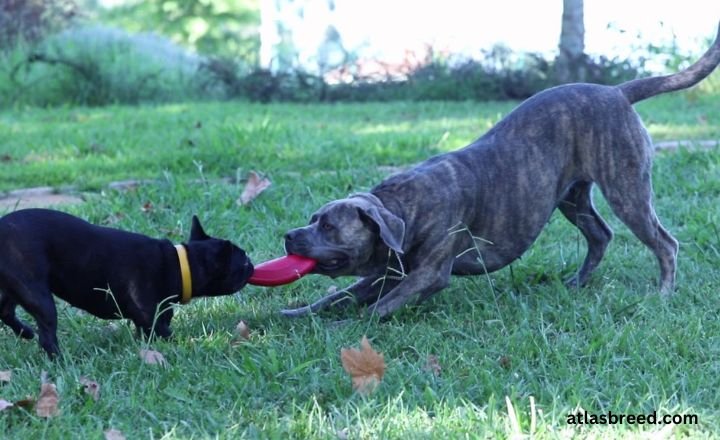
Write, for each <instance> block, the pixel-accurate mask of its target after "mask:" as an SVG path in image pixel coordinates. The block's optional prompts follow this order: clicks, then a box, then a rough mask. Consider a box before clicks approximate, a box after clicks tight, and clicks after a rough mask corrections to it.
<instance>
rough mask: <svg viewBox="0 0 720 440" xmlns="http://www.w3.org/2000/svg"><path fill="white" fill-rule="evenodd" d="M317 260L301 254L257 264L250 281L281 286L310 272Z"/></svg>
mask: <svg viewBox="0 0 720 440" xmlns="http://www.w3.org/2000/svg"><path fill="white" fill-rule="evenodd" d="M315 264H317V261H315V260H313V259H312V258H307V257H301V256H299V255H286V256H284V257H280V258H276V259H274V260H270V261H266V262H264V263H260V264H258V265H257V266H255V271H254V272H253V274H252V276H251V277H250V279H249V280H248V283H250V284H255V285H256V286H280V285H282V284H290V283H292V282H293V281H297V280H299V279H300V278H302V277H303V275H306V274H308V273H310V271H311V270H313V268H314V267H315Z"/></svg>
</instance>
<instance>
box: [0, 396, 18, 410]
mask: <svg viewBox="0 0 720 440" xmlns="http://www.w3.org/2000/svg"><path fill="white" fill-rule="evenodd" d="M13 406H15V405H13V404H12V402H8V401H7V400H3V399H0V411H5V410H6V409H8V408H12V407H13Z"/></svg>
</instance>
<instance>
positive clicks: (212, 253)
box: [185, 216, 254, 296]
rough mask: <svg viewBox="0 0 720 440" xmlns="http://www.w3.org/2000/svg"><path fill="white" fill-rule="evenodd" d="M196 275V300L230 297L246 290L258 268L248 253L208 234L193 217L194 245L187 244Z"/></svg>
mask: <svg viewBox="0 0 720 440" xmlns="http://www.w3.org/2000/svg"><path fill="white" fill-rule="evenodd" d="M185 247H186V248H187V253H188V260H189V262H190V272H191V274H192V284H193V286H192V293H193V296H219V295H229V294H231V293H235V292H237V291H238V290H240V289H242V288H243V287H244V286H245V284H247V280H248V278H250V276H251V275H252V274H253V271H254V268H253V265H252V263H251V262H250V258H248V256H247V255H245V251H244V250H242V249H240V248H239V247H237V246H235V245H234V244H233V243H231V242H230V241H228V240H221V239H219V238H214V237H211V236H209V235H207V234H206V233H205V231H204V230H203V228H202V225H201V224H200V220H198V218H197V216H193V219H192V227H191V229H190V241H188V242H187V243H186V244H185Z"/></svg>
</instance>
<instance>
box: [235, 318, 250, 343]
mask: <svg viewBox="0 0 720 440" xmlns="http://www.w3.org/2000/svg"><path fill="white" fill-rule="evenodd" d="M235 335H236V336H239V337H240V338H242V339H246V340H247V339H250V327H248V325H247V323H246V322H245V321H240V322H238V325H237V326H236V327H235Z"/></svg>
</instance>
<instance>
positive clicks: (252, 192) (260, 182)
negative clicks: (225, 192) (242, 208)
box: [237, 171, 272, 205]
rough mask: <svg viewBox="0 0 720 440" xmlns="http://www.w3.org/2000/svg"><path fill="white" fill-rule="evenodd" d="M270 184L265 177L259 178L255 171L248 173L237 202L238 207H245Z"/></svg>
mask: <svg viewBox="0 0 720 440" xmlns="http://www.w3.org/2000/svg"><path fill="white" fill-rule="evenodd" d="M271 184H272V183H271V182H270V180H269V179H267V178H265V177H260V176H259V175H258V173H256V172H255V171H250V174H249V176H248V179H247V183H246V184H245V189H243V192H242V194H241V195H240V198H239V199H238V200H237V203H238V204H239V205H247V204H248V203H250V202H251V201H253V200H254V199H255V198H256V197H257V196H259V195H260V193H261V192H263V191H265V190H266V189H267V188H268V187H269V186H270V185H271Z"/></svg>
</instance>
